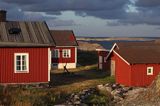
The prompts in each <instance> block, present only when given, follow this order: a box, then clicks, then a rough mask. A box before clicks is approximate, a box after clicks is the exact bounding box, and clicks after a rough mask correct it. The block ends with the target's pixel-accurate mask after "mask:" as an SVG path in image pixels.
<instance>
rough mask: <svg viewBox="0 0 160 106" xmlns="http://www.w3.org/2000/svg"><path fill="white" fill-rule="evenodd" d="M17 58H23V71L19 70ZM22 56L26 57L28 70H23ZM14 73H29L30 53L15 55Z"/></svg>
mask: <svg viewBox="0 0 160 106" xmlns="http://www.w3.org/2000/svg"><path fill="white" fill-rule="evenodd" d="M17 56H21V61H20V62H21V65H20V67H21V70H17V60H16V59H17V58H16V57H17ZM22 56H26V70H22ZM14 72H15V73H29V54H28V53H14Z"/></svg>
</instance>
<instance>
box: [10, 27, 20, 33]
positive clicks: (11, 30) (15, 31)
mask: <svg viewBox="0 0 160 106" xmlns="http://www.w3.org/2000/svg"><path fill="white" fill-rule="evenodd" d="M8 31H9V34H20V32H21V29H20V28H11V29H9V30H8Z"/></svg>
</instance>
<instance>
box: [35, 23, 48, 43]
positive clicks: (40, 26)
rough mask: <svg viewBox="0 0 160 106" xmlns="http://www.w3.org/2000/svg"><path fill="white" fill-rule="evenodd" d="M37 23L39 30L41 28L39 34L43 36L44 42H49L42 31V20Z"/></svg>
mask: <svg viewBox="0 0 160 106" xmlns="http://www.w3.org/2000/svg"><path fill="white" fill-rule="evenodd" d="M37 24H38V25H39V30H41V33H42V34H41V36H43V38H44V41H45V43H50V42H49V40H48V38H47V36H46V33H45V32H44V27H43V25H42V22H39V23H37Z"/></svg>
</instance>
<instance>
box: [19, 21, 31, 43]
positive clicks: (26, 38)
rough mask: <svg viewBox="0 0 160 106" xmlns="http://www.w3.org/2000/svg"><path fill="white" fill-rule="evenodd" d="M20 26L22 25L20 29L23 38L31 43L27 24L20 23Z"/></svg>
mask: <svg viewBox="0 0 160 106" xmlns="http://www.w3.org/2000/svg"><path fill="white" fill-rule="evenodd" d="M19 25H20V28H21V31H22V36H23V38H24V41H25V42H27V43H30V42H31V40H30V37H29V33H28V31H27V29H26V24H25V22H19Z"/></svg>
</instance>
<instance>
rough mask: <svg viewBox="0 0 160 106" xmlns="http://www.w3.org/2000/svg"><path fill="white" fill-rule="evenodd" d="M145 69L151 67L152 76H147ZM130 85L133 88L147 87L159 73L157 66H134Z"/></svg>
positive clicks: (159, 69) (159, 66) (159, 68)
mask: <svg viewBox="0 0 160 106" xmlns="http://www.w3.org/2000/svg"><path fill="white" fill-rule="evenodd" d="M147 67H153V75H147ZM131 72H132V73H131V81H132V82H131V84H132V85H133V86H148V85H150V84H151V83H152V81H153V80H154V79H155V77H156V76H157V75H158V74H159V72H160V65H159V64H135V65H132V70H131Z"/></svg>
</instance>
